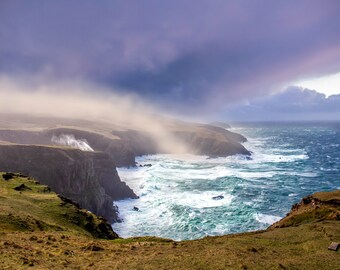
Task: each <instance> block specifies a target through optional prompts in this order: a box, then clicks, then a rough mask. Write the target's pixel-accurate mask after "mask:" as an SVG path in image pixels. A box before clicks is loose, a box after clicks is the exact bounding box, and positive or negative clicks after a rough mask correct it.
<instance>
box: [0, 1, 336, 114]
mask: <svg viewBox="0 0 340 270" xmlns="http://www.w3.org/2000/svg"><path fill="white" fill-rule="evenodd" d="M339 14H340V1H337V0H325V1H316V0H278V1H267V0H266V1H265V0H254V1H246V0H233V1H230V0H215V1H208V0H206V1H202V0H172V1H165V0H164V1H157V0H144V1H137V0H136V1H133V0H130V1H126V0H122V1H119V0H117V1H114V0H96V1H82V0H58V1H45V0H34V1H25V0H2V1H1V2H0V76H3V77H4V76H5V77H6V78H12V79H13V80H16V79H18V78H20V80H27V82H29V81H30V80H37V79H38V80H42V81H44V83H46V82H48V81H49V80H51V81H55V80H58V81H61V80H84V81H89V82H91V84H98V85H101V86H104V87H106V88H110V89H112V91H114V92H115V93H122V94H127V93H131V94H133V95H137V96H139V97H140V98H141V99H143V100H146V101H148V102H150V103H151V104H155V105H156V106H158V107H159V108H162V110H164V111H167V112H169V113H174V114H177V115H186V116H188V115H189V116H190V115H192V116H202V117H215V118H220V119H223V118H230V119H236V118H240V115H244V112H245V110H246V109H247V110H249V108H250V107H252V106H253V107H254V106H255V105H256V106H260V105H261V104H262V105H261V106H263V108H262V109H261V110H255V109H254V108H253V107H252V110H250V111H252V113H253V116H256V117H254V118H261V117H262V118H263V117H264V116H263V115H265V112H264V111H263V110H267V111H268V110H269V108H271V110H272V109H273V107H274V105H275V104H277V103H278V101H277V98H281V99H282V102H279V103H281V105H282V106H281V107H280V111H278V112H277V113H276V114H277V117H278V119H281V118H282V119H283V118H285V117H288V116H289V117H292V118H294V117H297V118H299V117H301V118H304V119H311V118H316V117H319V118H321V114H322V118H326V119H334V118H335V119H337V114H336V112H338V114H339V115H340V102H339V100H338V99H336V98H335V99H333V98H332V95H336V94H340V78H339V77H340V75H339V74H340V35H339V33H340V16H339ZM334 74H336V75H334ZM331 75H332V76H333V77H332V76H331ZM330 76H331V77H330ZM320 78H321V79H320ZM293 86H299V87H300V88H294V87H293ZM291 87H293V88H291ZM99 88H100V87H98V89H99ZM305 88H306V89H305ZM292 89H295V90H294V91H292ZM313 90H316V91H318V92H320V93H323V94H326V96H324V95H322V94H321V96H320V98H316V99H315V100H314V101H313V102H319V103H320V104H318V105H317V106H311V105H310V99H311V97H310V93H314V92H313ZM0 91H1V89H0ZM92 91H93V92H95V91H98V90H97V88H96V87H94V88H93V90H92ZM310 91H311V92H310ZM284 93H286V94H284ZM294 95H296V99H299V102H300V103H301V104H300V105H299V106H300V107H299V108H297V107H296V106H295V107H294V103H293V101H294V100H295V98H292V96H294ZM287 96H289V97H291V98H287V99H284V98H286V97H287ZM316 96H318V95H316ZM329 99H330V100H329ZM325 100H326V101H325ZM283 102H284V103H283ZM328 102H330V103H331V104H333V103H334V104H336V105H332V106H325V104H324V103H328ZM254 104H255V105H254ZM283 105H284V106H283ZM295 105H296V104H295ZM247 106H248V107H247ZM249 106H250V107H249ZM256 106H255V107H256ZM266 108H267V109H266ZM292 108H294V110H292ZM241 112H242V113H243V114H242V113H241ZM319 113H320V114H319ZM243 117H245V118H248V117H247V116H243ZM339 120H340V119H339Z"/></svg>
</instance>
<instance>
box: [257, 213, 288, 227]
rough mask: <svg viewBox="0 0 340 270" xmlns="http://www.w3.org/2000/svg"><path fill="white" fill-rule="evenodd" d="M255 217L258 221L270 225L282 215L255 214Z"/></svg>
mask: <svg viewBox="0 0 340 270" xmlns="http://www.w3.org/2000/svg"><path fill="white" fill-rule="evenodd" d="M255 219H256V220H257V221H258V222H260V223H264V224H268V225H272V224H273V223H275V222H277V221H279V220H280V219H282V217H278V216H272V215H265V214H255Z"/></svg>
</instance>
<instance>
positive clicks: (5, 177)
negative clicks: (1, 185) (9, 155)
mask: <svg viewBox="0 0 340 270" xmlns="http://www.w3.org/2000/svg"><path fill="white" fill-rule="evenodd" d="M14 176H16V175H15V174H14V173H5V174H3V175H2V177H3V179H5V180H6V181H8V180H10V179H12V178H14Z"/></svg>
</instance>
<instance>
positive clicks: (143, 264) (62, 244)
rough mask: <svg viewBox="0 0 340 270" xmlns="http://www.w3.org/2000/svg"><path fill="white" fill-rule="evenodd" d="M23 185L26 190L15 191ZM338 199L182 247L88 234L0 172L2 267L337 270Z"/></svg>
mask: <svg viewBox="0 0 340 270" xmlns="http://www.w3.org/2000/svg"><path fill="white" fill-rule="evenodd" d="M22 183H24V184H25V185H27V187H28V188H30V189H31V190H23V191H16V190H15V187H17V186H18V185H19V184H22ZM20 192H21V193H20ZM339 196H340V191H339V190H338V191H334V192H326V193H325V192H323V193H316V194H314V195H311V196H307V197H306V198H304V199H303V200H302V201H301V202H300V203H299V204H297V205H295V206H294V207H293V210H292V212H291V214H290V215H288V217H289V216H291V217H292V216H295V217H298V216H299V218H298V222H294V223H291V224H288V223H285V225H284V226H273V227H271V228H270V229H267V230H263V231H255V232H249V233H242V234H233V235H225V236H216V237H206V238H203V239H199V240H194V241H182V242H175V241H172V240H169V239H160V238H156V237H135V238H129V239H114V240H102V239H98V236H96V234H95V235H94V234H93V230H92V229H90V230H88V229H87V228H98V226H97V225H95V224H96V222H97V221H95V224H94V225H93V226H92V225H90V226H89V225H87V226H86V224H88V220H89V218H85V219H84V218H81V217H82V215H80V216H79V213H78V211H81V210H76V211H74V208H73V207H72V206H71V207H70V208H69V204H67V206H66V209H65V208H64V206H63V202H62V201H60V200H58V198H57V197H56V196H55V195H53V193H52V194H49V193H46V192H45V191H44V188H43V187H41V186H40V185H38V186H36V185H35V184H34V181H32V182H30V180H28V181H27V179H26V180H25V179H23V178H22V177H17V178H16V179H15V180H9V181H4V180H2V177H1V173H0V208H1V212H0V268H1V269H2V268H4V269H6V268H8V269H21V268H24V269H26V268H28V267H35V268H37V269H63V268H70V269H92V268H93V269H107V268H113V269H259V270H262V269H306V270H307V269H308V270H309V269H327V270H328V269H340V260H339V255H340V253H339V250H338V251H333V250H329V249H328V246H329V245H330V244H331V243H332V242H338V243H339V242H340V226H339V224H340V221H339V218H338V213H339V211H340V206H339V204H338V202H339ZM320 209H323V211H321V215H320V211H319V210H320ZM303 213H309V214H308V215H303ZM65 214H66V215H65ZM301 214H302V215H301ZM79 217H80V220H81V222H80V223H79V224H76V223H75V221H77V220H78V219H79ZM92 218H93V219H94V220H97V218H96V217H95V216H93V217H92ZM285 219H286V218H285ZM285 219H283V221H284V220H285ZM18 221H20V222H18ZM286 221H287V220H286ZM286 221H285V222H286ZM296 221H297V219H296ZM37 224H39V226H37ZM91 224H92V223H91ZM23 225H24V226H23ZM160 226H161V224H160ZM104 231H107V230H104Z"/></svg>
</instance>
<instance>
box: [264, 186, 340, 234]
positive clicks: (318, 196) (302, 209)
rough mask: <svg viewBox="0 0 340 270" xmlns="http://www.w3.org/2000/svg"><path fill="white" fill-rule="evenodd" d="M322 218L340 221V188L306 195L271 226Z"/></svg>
mask: <svg viewBox="0 0 340 270" xmlns="http://www.w3.org/2000/svg"><path fill="white" fill-rule="evenodd" d="M322 220H337V221H340V190H334V191H330V192H317V193H315V194H312V195H309V196H306V197H304V198H303V199H302V200H301V201H300V202H299V203H297V204H294V205H293V206H292V209H291V211H290V212H289V213H288V214H287V216H286V217H284V218H283V219H281V220H280V221H278V222H276V223H274V224H273V225H271V226H270V227H269V228H271V229H273V228H282V227H290V226H298V225H301V224H303V223H306V222H311V221H322Z"/></svg>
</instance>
